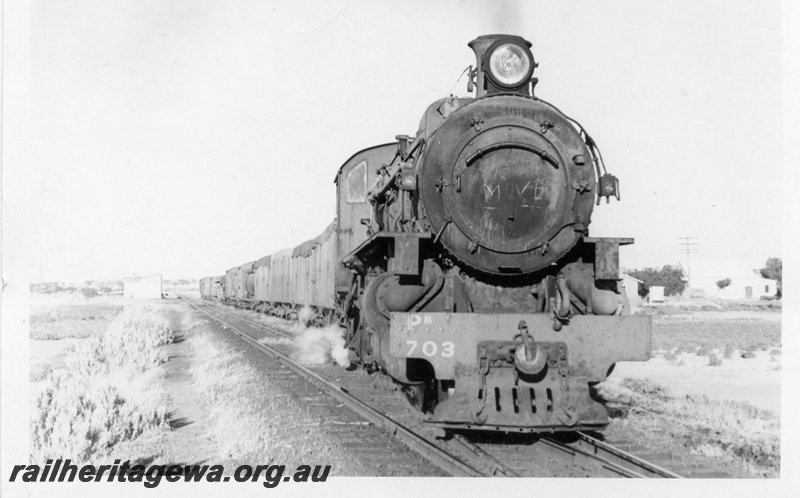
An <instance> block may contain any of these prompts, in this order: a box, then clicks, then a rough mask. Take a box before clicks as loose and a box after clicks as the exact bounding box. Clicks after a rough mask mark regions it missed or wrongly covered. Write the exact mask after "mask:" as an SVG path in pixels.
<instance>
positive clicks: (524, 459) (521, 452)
mask: <svg viewBox="0 0 800 498" xmlns="http://www.w3.org/2000/svg"><path fill="white" fill-rule="evenodd" d="M181 298H182V299H184V300H185V301H187V302H188V303H189V304H190V305H192V306H193V307H194V308H195V309H196V310H198V311H199V312H200V313H203V314H205V315H206V316H208V317H209V318H211V319H212V320H214V321H216V322H218V323H220V324H222V325H223V327H224V328H226V329H227V330H229V331H231V332H232V333H233V334H236V335H237V336H238V337H240V338H241V339H242V340H244V341H245V342H247V343H248V344H249V345H250V346H252V347H253V348H255V349H256V350H258V351H260V352H261V353H264V354H266V355H268V356H270V357H271V358H273V359H275V360H277V361H279V362H280V364H281V365H283V366H285V367H286V368H288V369H289V370H291V371H292V372H293V373H294V374H296V375H298V376H300V377H301V378H302V379H303V380H304V381H306V382H308V383H311V384H312V385H314V386H315V387H316V388H318V389H320V390H321V391H323V392H325V393H326V394H327V395H329V396H331V397H332V398H334V399H335V400H337V401H338V402H340V403H341V404H343V405H344V406H346V407H347V408H348V409H349V410H352V411H353V412H354V413H356V414H358V416H359V417H361V418H362V419H363V420H364V421H366V422H368V423H370V424H374V425H375V426H378V427H381V428H382V429H383V430H384V431H386V433H388V434H391V435H393V437H394V438H396V439H397V440H398V441H400V442H402V443H403V444H404V445H405V446H407V447H408V448H410V449H411V450H412V451H414V452H416V453H418V454H419V455H422V456H423V457H424V458H425V459H426V460H428V461H429V462H431V463H433V464H434V465H436V466H437V467H439V468H440V469H442V470H443V471H444V472H446V473H447V474H449V475H452V476H462V477H463V476H471V477H477V476H500V477H517V476H530V477H544V476H550V477H552V476H557V477H568V476H586V477H628V478H636V477H638V478H643V477H646V478H679V477H681V476H679V475H678V474H676V473H674V472H672V471H670V470H667V469H665V468H663V467H661V466H659V465H656V464H654V463H652V462H649V461H647V460H644V459H642V458H640V457H637V456H635V455H633V454H631V453H629V452H626V451H623V450H622V449H620V448H617V447H614V446H612V445H609V444H607V443H605V442H603V441H601V440H599V439H597V438H595V437H593V436H591V435H589V434H584V433H580V432H578V433H570V435H569V437H557V436H537V435H531V434H528V435H517V434H515V435H508V436H506V435H498V434H480V433H467V434H455V435H450V434H448V435H447V436H448V437H436V435H439V436H441V432H440V431H438V430H435V429H431V428H430V426H427V424H425V423H424V421H423V415H422V414H418V415H416V417H417V420H413V421H411V423H402V422H400V421H398V420H395V419H394V418H392V417H390V416H388V415H387V413H395V412H397V411H398V406H397V405H396V401H397V399H396V398H397V396H396V393H393V394H395V396H391V398H393V399H394V401H382V402H379V403H377V404H375V403H372V404H370V403H367V402H365V401H364V400H363V399H362V398H360V397H359V396H357V394H358V392H359V386H358V385H356V384H352V385H351V383H349V382H348V381H347V379H346V378H345V379H342V381H341V382H336V381H333V380H332V379H331V378H329V377H328V376H325V375H323V374H321V373H320V372H319V371H315V370H314V369H312V368H309V367H306V366H304V365H302V364H300V363H298V362H297V361H295V360H294V359H292V358H291V353H290V352H289V351H287V350H283V351H281V350H280V348H279V347H278V346H274V347H273V346H270V345H268V344H264V343H262V342H259V340H258V339H256V338H255V337H254V336H255V335H257V333H256V332H262V333H267V334H270V335H271V336H272V337H274V336H277V337H279V338H283V339H292V340H293V339H294V338H295V335H293V334H291V333H287V332H286V331H282V330H279V329H277V328H275V327H271V326H269V325H266V324H264V323H260V322H257V321H254V320H250V319H249V318H247V317H245V316H243V311H242V310H238V309H235V311H232V310H231V309H227V306H226V305H222V304H219V303H214V302H209V301H202V300H198V299H194V298H189V297H186V296H181ZM248 332H249V333H248ZM317 370H319V369H317ZM391 403H395V404H393V405H392V404H391ZM409 411H413V410H411V409H410V408H409Z"/></svg>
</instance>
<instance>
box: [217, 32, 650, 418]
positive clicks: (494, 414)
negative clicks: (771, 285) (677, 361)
mask: <svg viewBox="0 0 800 498" xmlns="http://www.w3.org/2000/svg"><path fill="white" fill-rule="evenodd" d="M469 46H470V47H471V48H472V50H473V51H474V52H475V57H476V65H475V67H474V68H472V67H470V69H469V71H468V87H469V91H470V92H472V91H473V89H474V90H475V96H474V97H471V98H460V97H453V96H450V97H447V98H443V99H440V100H437V101H436V102H434V103H433V104H431V105H430V106H429V107H428V108H427V109H426V111H425V113H424V114H423V117H422V121H421V123H420V127H419V130H418V132H417V134H416V136H414V137H410V136H398V137H397V141H396V142H392V143H389V144H384V145H379V146H375V147H370V148H368V149H365V150H362V151H360V152H358V153H356V154H355V155H353V156H352V157H351V158H350V159H349V160H348V161H347V162H345V164H344V165H343V166H342V167H341V168H340V170H339V172H338V174H337V177H336V184H337V191H338V192H337V219H336V222H335V230H332V229H331V227H329V229H328V230H326V232H325V233H326V234H328V235H326V236H325V237H323V238H324V241H323V240H319V244H318V245H319V247H323V246H324V244H327V243H328V242H326V241H328V240H329V239H330V236H331V235H332V234H335V240H334V243H335V244H334V245H335V247H333V246H331V247H329V248H326V249H325V250H324V251H322V252H324V253H325V254H332V255H333V258H334V263H333V264H327V263H325V258H318V257H317V256H313V254H314V251H315V249H313V248H314V247H317V245H314V244H312V245H311V246H309V245H308V244H309V243H310V242H312V241H309V243H306V244H305V245H304V247H306V249H307V250H305V251H304V252H303V254H310V255H311V256H305V257H307V258H315V259H314V261H319V262H321V263H319V264H318V265H317V266H319V269H318V270H316V271H317V273H320V274H326V272H327V274H329V273H334V275H333V278H327V277H326V278H325V281H326V282H330V285H331V287H332V293H331V294H332V296H331V297H330V298H328V301H327V303H322V302H321V303H319V305H316V304H315V303H314V302H313V300H312V301H310V302H300V301H301V300H298V299H295V301H294V303H293V304H291V303H290V305H294V306H297V305H299V304H306V305H312V307H314V308H315V309H316V310H317V311H318V312H320V313H321V314H322V315H324V316H327V317H330V318H331V319H333V320H339V321H340V322H341V323H343V324H344V325H345V326H346V329H347V330H346V336H347V337H346V338H347V345H348V347H349V348H350V349H352V350H353V352H354V354H355V355H356V356H357V357H358V358H359V360H360V361H361V362H362V363H364V364H372V365H374V366H377V367H379V368H381V369H382V370H384V371H386V372H387V373H388V374H389V375H391V376H392V377H393V378H395V379H396V380H397V381H399V382H401V383H404V384H406V385H408V386H410V387H411V390H412V391H413V392H415V393H416V398H417V400H418V402H419V404H420V405H421V407H422V408H423V409H425V410H426V411H428V412H429V414H430V416H429V421H430V422H431V423H434V424H437V425H440V426H442V427H444V428H446V429H470V430H499V431H514V432H549V431H562V430H579V429H601V428H603V427H604V426H606V425H607V424H608V414H607V410H606V408H605V406H604V405H603V404H602V402H601V401H599V400H598V399H596V395H595V393H594V392H593V386H594V385H595V384H596V383H598V382H601V381H603V380H605V378H606V376H607V375H608V373H610V370H611V369H612V368H613V365H614V364H615V363H616V362H618V361H644V360H647V359H649V357H650V318H649V317H644V316H631V315H630V313H629V306H628V302H627V298H626V297H625V292H624V289H623V288H622V286H621V280H620V272H619V263H618V261H619V247H620V246H621V245H626V244H631V243H633V239H630V238H595V237H589V236H588V225H589V222H590V219H591V214H592V211H593V209H594V207H595V205H596V204H599V203H600V200H601V199H602V198H603V197H605V198H606V199H607V201H608V199H609V198H610V197H612V196H613V197H616V198H617V199H619V182H618V181H617V179H616V177H614V176H612V175H610V174H608V173H606V172H605V166H604V164H603V161H602V157H601V156H600V153H599V150H598V148H597V146H596V144H595V143H594V141H593V140H592V139H591V137H590V136H589V135H588V133H586V131H585V130H584V129H583V128H582V127H581V126H580V124H578V123H577V122H576V121H574V120H572V119H571V118H569V117H567V116H566V115H565V114H563V113H562V112H561V111H560V110H558V109H557V108H556V107H554V106H553V105H551V104H549V103H547V102H545V101H543V100H541V99H539V98H537V97H536V96H535V95H534V88H535V85H536V82H537V79H536V78H534V77H533V72H534V69H535V68H536V67H537V65H538V64H537V63H536V62H535V60H534V58H533V55H532V53H531V51H530V47H531V44H530V43H529V42H528V41H526V40H524V39H522V38H520V37H517V36H509V35H489V36H481V37H479V38H477V39H475V40H473V41H472V42H470V43H469ZM318 239H320V237H318V238H317V239H314V240H315V241H317V240H318ZM325 247H328V246H325ZM295 253H297V250H295ZM279 254H280V253H279ZM295 256H296V254H295ZM273 257H274V256H273ZM298 257H299V256H298ZM289 263H290V264H294V263H291V261H290V262H289ZM298 264H300V263H298ZM302 264H303V265H306V266H303V268H314V267H315V264H316V263H314V264H307V263H302ZM256 266H258V265H256ZM274 267H275V265H273V268H274ZM309 271H311V272H312V273H313V272H314V270H313V269H312V270H309ZM294 273H295V274H297V271H295V272H294ZM298 277H299V278H300V279H302V278H303V276H302V275H298ZM307 278H309V280H306V282H305V283H304V285H307V282H308V281H310V280H314V278H310V277H307ZM217 281H219V282H221V284H222V285H224V283H225V281H226V279H225V278H222V279H217ZM213 285H214V284H213V282H210V281H209V282H207V283H206V284H205V288H207V289H208V291H207V292H208V293H211V294H223V295H227V293H224V292H220V291H215V290H213V289H212V287H213ZM218 285H219V284H218ZM326 285H327V284H326ZM258 286H259V284H258V280H256V287H257V288H256V289H255V291H254V292H255V295H259V290H258ZM295 295H297V294H295ZM263 304H264V302H263V301H262V302H261V304H258V303H256V304H254V306H259V305H263ZM268 304H270V305H271V308H275V307H278V308H279V309H286V306H287V303H276V302H269V303H268ZM265 310H266V309H265Z"/></svg>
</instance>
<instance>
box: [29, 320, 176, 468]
mask: <svg viewBox="0 0 800 498" xmlns="http://www.w3.org/2000/svg"><path fill="white" fill-rule="evenodd" d="M171 341H172V329H171V328H170V321H169V318H168V317H167V316H166V314H165V311H164V310H163V309H162V308H156V307H153V306H131V307H127V308H125V309H124V310H123V311H122V313H120V314H119V315H118V316H117V317H116V318H115V319H114V321H113V322H112V323H111V325H110V326H109V329H108V331H107V332H106V334H105V335H103V336H99V337H89V338H87V339H84V340H82V341H80V342H78V344H77V345H76V346H75V348H74V350H73V351H71V352H69V353H68V354H66V355H65V356H64V366H63V368H53V367H51V369H50V370H49V371H47V372H45V373H44V374H43V375H44V377H45V382H46V386H45V388H44V390H43V391H42V392H41V394H40V395H39V396H38V398H37V399H36V403H35V407H34V413H33V416H32V420H31V438H32V445H31V461H44V460H46V459H48V458H71V459H72V460H73V461H77V462H89V461H95V460H98V459H102V458H104V457H105V456H107V455H109V454H110V452H111V451H112V450H113V448H114V447H115V446H116V445H118V444H119V443H122V442H125V441H131V440H133V439H136V438H137V437H139V436H141V435H142V434H145V433H147V432H150V431H153V430H160V429H165V428H166V427H167V418H166V408H165V406H164V405H163V403H162V401H163V400H162V394H161V392H160V390H159V389H158V387H159V376H160V370H159V369H156V367H157V366H158V365H160V364H161V363H163V362H164V361H166V358H165V357H164V355H163V353H162V351H161V350H160V346H162V345H164V344H167V343H169V342H171Z"/></svg>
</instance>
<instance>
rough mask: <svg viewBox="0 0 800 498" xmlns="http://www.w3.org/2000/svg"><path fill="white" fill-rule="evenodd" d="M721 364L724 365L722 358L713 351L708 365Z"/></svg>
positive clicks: (715, 365)
mask: <svg viewBox="0 0 800 498" xmlns="http://www.w3.org/2000/svg"><path fill="white" fill-rule="evenodd" d="M720 365H722V360H721V359H720V358H719V357H718V356H717V355H716V354H715V353H711V355H710V356H709V357H708V366H710V367H718V366H720Z"/></svg>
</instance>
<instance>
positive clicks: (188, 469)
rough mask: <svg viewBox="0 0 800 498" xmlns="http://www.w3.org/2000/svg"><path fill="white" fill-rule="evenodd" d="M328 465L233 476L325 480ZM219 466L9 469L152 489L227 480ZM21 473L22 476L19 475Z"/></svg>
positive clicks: (26, 476)
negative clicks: (163, 484)
mask: <svg viewBox="0 0 800 498" xmlns="http://www.w3.org/2000/svg"><path fill="white" fill-rule="evenodd" d="M330 470H331V466H330V465H326V466H325V467H322V466H321V465H316V466H314V468H313V470H312V468H311V466H310V465H300V466H299V467H297V469H296V470H295V473H294V475H293V476H289V475H286V476H284V473H285V471H286V466H285V465H256V466H255V468H254V467H252V466H250V465H240V466H238V467H237V468H236V470H235V472H234V474H233V477H234V480H235V481H236V482H247V481H250V482H256V481H258V480H259V479H263V481H264V482H263V483H262V484H263V486H264V487H265V488H274V487H275V486H277V485H278V484H280V483H281V482H288V481H294V482H308V481H309V479H310V480H311V482H325V481H326V480H327V479H328V474H329V473H330ZM224 471H225V469H224V467H223V466H222V465H185V466H180V465H151V466H150V467H145V466H144V465H133V466H132V465H130V460H126V461H125V462H124V463H122V464H121V465H120V460H114V464H113V465H100V466H98V467H95V466H94V465H83V466H80V467H79V466H78V465H75V464H73V463H72V461H71V460H69V459H67V460H64V461H62V460H61V459H60V458H59V459H57V460H55V462H53V460H47V462H46V464H45V465H44V467H40V466H39V465H15V466H14V468H13V470H12V471H11V477H10V478H9V480H8V481H9V482H16V480H17V477H18V476H19V477H20V481H21V482H64V481H67V482H74V481H75V478H76V477H77V478H78V480H79V481H81V482H99V481H101V480H102V479H103V477H104V476H105V477H106V479H105V480H106V482H114V481H116V482H143V483H144V486H145V487H146V488H155V487H157V486H158V485H159V484H160V483H161V479H162V478H163V479H165V480H166V481H167V482H178V481H180V480H183V481H184V482H202V481H205V482H228V481H229V479H230V476H223V474H224ZM20 474H21V475H20Z"/></svg>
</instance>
